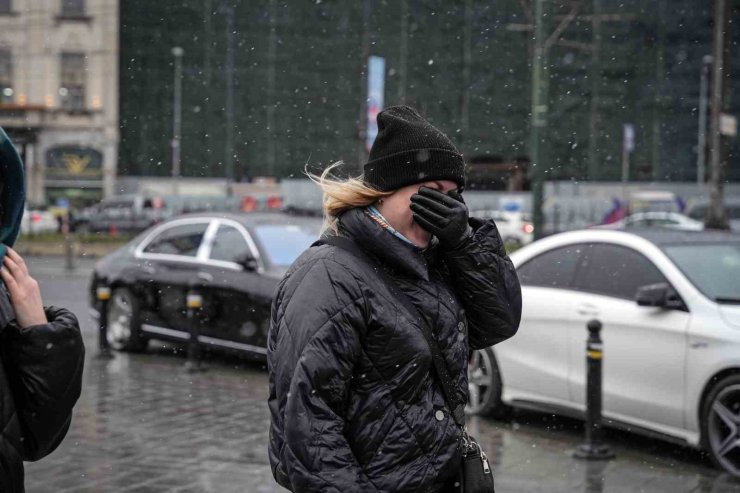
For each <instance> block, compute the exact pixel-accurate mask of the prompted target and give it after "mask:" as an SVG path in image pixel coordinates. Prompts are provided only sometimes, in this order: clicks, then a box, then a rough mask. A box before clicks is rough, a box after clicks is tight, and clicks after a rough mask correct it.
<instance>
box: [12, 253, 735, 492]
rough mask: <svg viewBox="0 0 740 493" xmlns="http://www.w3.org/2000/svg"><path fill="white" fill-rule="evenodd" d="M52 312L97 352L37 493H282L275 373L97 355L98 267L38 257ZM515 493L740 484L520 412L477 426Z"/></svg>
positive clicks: (649, 448)
mask: <svg viewBox="0 0 740 493" xmlns="http://www.w3.org/2000/svg"><path fill="white" fill-rule="evenodd" d="M28 261H29V264H30V266H31V272H32V275H34V276H35V277H36V278H37V279H38V280H39V282H40V284H41V289H42V293H43V295H44V301H45V303H46V304H55V305H62V306H66V307H68V308H70V309H72V310H73V311H74V312H75V313H76V314H77V315H78V317H79V318H80V321H81V326H82V330H83V334H84V337H85V342H86V346H87V362H86V367H85V377H84V378H85V380H84V386H83V392H82V397H81V398H80V401H79V402H78V404H77V407H76V410H75V415H74V419H73V422H72V427H71V429H70V431H69V434H68V435H67V438H66V439H65V441H64V442H63V443H62V445H61V446H60V447H59V448H58V449H57V450H56V451H55V452H54V453H52V454H51V455H50V456H49V457H47V458H45V459H43V460H41V461H39V462H37V463H29V464H26V488H27V491H28V492H29V493H47V492H48V493H52V492H53V493H71V492H75V493H77V492H80V493H82V492H90V493H92V492H101V493H102V492H132V493H133V492H137V493H145V492H173V493H174V492H193V493H195V492H214V493H215V492H218V493H222V492H224V493H228V492H280V491H285V490H284V489H282V488H281V487H279V486H277V485H276V484H275V483H274V481H273V480H272V475H271V473H270V467H269V462H268V459H267V451H266V447H267V436H268V423H269V414H268V410H267V405H266V399H267V373H266V369H265V367H264V365H262V364H259V363H250V362H247V361H243V360H242V359H240V358H237V357H234V356H229V355H223V354H220V355H209V356H208V365H209V368H210V369H209V371H208V372H205V373H198V374H194V375H191V374H188V373H186V372H185V371H183V364H184V362H185V358H184V356H183V354H184V353H183V351H182V350H181V348H178V347H176V346H172V345H165V344H161V343H156V342H152V343H151V345H150V349H149V352H148V353H146V354H140V355H128V354H117V355H116V358H115V359H113V360H112V361H105V360H99V359H95V358H94V356H95V354H96V353H97V342H96V332H95V327H94V325H93V322H92V320H91V318H90V317H89V311H88V306H87V299H86V289H87V282H88V276H89V273H90V269H91V267H92V262H91V261H84V260H83V261H80V262H78V268H77V270H76V271H74V272H73V273H67V272H65V271H64V269H63V267H62V261H61V260H60V259H56V258H50V259H42V258H33V259H28ZM469 428H470V431H471V433H472V434H473V435H474V436H476V437H477V438H478V440H479V442H480V443H481V445H482V446H483V448H484V449H485V450H486V451H487V452H488V455H489V458H490V459H492V460H493V462H494V463H495V465H494V472H495V477H496V490H497V492H499V493H506V492H549V493H552V492H587V493H598V492H671V493H680V492H697V493H698V492H707V493H709V492H711V493H720V492H722V493H724V492H739V493H740V482H737V481H736V480H733V479H732V478H730V477H728V476H727V475H725V474H723V473H721V472H720V471H717V470H715V469H713V468H712V467H711V465H710V464H709V462H708V460H706V459H705V458H704V457H702V455H701V454H699V453H698V452H695V451H692V450H690V449H686V448H682V447H677V446H675V445H670V444H666V443H663V442H657V441H654V440H650V439H646V438H643V437H639V436H636V435H632V434H629V433H623V432H617V431H609V432H608V433H607V436H606V438H607V441H608V443H609V444H610V445H611V446H612V449H613V450H614V452H616V454H617V458H616V459H615V460H613V461H610V462H595V463H589V462H582V461H578V460H575V459H573V458H572V457H571V453H572V451H573V450H574V449H575V447H577V446H578V445H579V443H580V442H581V440H582V436H583V427H582V424H581V423H579V422H578V421H574V420H568V419H563V418H554V417H552V416H546V415H542V414H538V413H529V412H518V413H516V414H515V416H514V418H513V419H512V420H511V421H508V422H496V421H493V420H489V419H479V418H471V419H470V421H469Z"/></svg>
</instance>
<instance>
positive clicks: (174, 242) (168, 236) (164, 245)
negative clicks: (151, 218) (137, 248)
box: [144, 222, 208, 257]
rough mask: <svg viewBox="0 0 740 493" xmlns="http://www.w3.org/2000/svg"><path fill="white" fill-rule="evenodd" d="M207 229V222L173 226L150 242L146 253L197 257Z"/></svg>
mask: <svg viewBox="0 0 740 493" xmlns="http://www.w3.org/2000/svg"><path fill="white" fill-rule="evenodd" d="M207 227H208V223H205V222H203V223H194V224H193V223H191V224H182V225H179V226H172V227H170V228H167V229H165V230H164V231H162V232H161V233H159V234H158V235H157V236H156V237H155V238H154V239H153V240H152V241H151V242H149V244H148V245H147V246H146V247H145V248H144V252H145V253H158V254H167V255H182V256H185V257H195V256H196V254H197V253H198V247H199V246H200V242H201V241H203V235H204V234H205V232H206V228H207Z"/></svg>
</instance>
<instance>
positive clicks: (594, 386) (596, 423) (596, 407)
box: [573, 320, 614, 460]
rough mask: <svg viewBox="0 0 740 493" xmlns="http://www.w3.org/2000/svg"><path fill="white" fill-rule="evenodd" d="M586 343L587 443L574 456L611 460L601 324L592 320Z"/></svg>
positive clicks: (577, 457) (589, 324) (586, 458)
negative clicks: (604, 423) (605, 438)
mask: <svg viewBox="0 0 740 493" xmlns="http://www.w3.org/2000/svg"><path fill="white" fill-rule="evenodd" d="M587 327H588V333H589V334H588V340H587V341H586V442H585V443H583V444H582V445H581V446H579V447H578V448H577V449H576V451H575V453H574V454H573V455H574V457H575V458H576V459H585V460H609V459H613V458H614V453H613V452H612V451H611V450H610V449H609V447H607V446H606V445H604V444H603V443H602V438H601V436H602V427H601V361H602V357H603V354H604V353H603V345H602V342H601V336H600V332H601V322H599V321H598V320H591V321H589V322H588V324H587Z"/></svg>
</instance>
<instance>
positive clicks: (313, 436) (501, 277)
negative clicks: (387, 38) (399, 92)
mask: <svg viewBox="0 0 740 493" xmlns="http://www.w3.org/2000/svg"><path fill="white" fill-rule="evenodd" d="M377 121H378V128H379V133H378V136H377V138H376V140H375V143H374V145H373V147H372V149H371V151H370V159H369V162H368V163H367V164H366V165H365V167H364V175H363V176H362V177H360V178H356V179H353V178H350V179H338V178H332V175H331V174H330V173H331V170H332V167H330V168H329V169H327V170H325V171H324V173H323V174H322V175H321V177H313V179H314V180H315V181H317V182H318V183H319V185H320V186H321V187H322V189H323V192H324V212H325V216H326V219H327V224H326V228H325V233H324V234H325V235H332V234H337V235H341V236H344V237H346V238H349V239H351V240H352V241H353V242H354V243H355V244H356V245H357V246H358V247H359V248H360V249H361V251H362V252H364V253H365V254H366V255H367V256H369V257H371V258H372V259H373V260H374V263H375V264H376V265H380V266H382V268H383V269H384V270H385V271H386V272H387V274H388V275H389V276H390V278H391V279H392V280H393V282H395V283H396V285H397V286H398V288H400V289H401V290H402V291H403V293H404V294H406V295H408V297H409V298H410V299H411V301H412V302H413V304H414V306H415V307H416V308H418V310H419V311H420V312H421V313H422V314H423V316H424V317H425V318H426V319H427V321H428V323H429V325H430V326H431V327H432V328H433V331H434V335H435V336H436V338H437V342H438V345H439V346H440V349H441V351H442V353H443V356H444V360H445V364H446V366H447V369H448V371H449V374H450V375H451V377H452V379H453V384H454V388H455V389H456V391H457V393H458V396H457V397H458V400H459V401H460V402H467V372H466V369H467V362H468V358H469V354H470V351H471V350H475V349H481V348H485V347H488V346H491V345H493V344H496V343H498V342H501V341H503V340H505V339H508V338H509V337H511V336H513V335H514V334H515V333H516V331H517V328H518V326H519V320H520V317H521V289H520V286H519V281H518V279H517V276H516V272H515V270H514V267H513V265H512V263H511V261H510V259H509V257H508V256H507V254H506V251H505V249H504V245H503V241H502V240H501V236H500V235H499V233H498V231H497V229H496V225H495V223H494V222H493V221H492V220H480V219H475V218H469V217H468V210H467V207H466V206H465V204H464V202H463V200H462V196H461V195H460V193H461V192H462V189H463V187H464V184H465V173H464V162H463V158H462V156H461V154H460V153H459V152H458V151H457V149H456V148H455V146H454V145H453V144H452V142H451V141H450V140H449V139H448V138H447V137H446V136H445V135H444V134H443V133H442V132H440V131H439V130H438V129H436V128H435V127H433V126H432V125H431V124H430V123H429V122H428V121H426V120H425V119H424V118H423V117H421V116H420V115H419V114H418V113H417V112H416V111H415V110H413V109H411V108H409V107H406V106H400V107H391V108H387V109H386V110H384V111H383V112H381V113H380V114H379V115H378V118H377ZM417 324H418V322H417V321H416V319H413V318H412V315H411V314H410V313H409V311H408V310H406V309H405V308H404V306H403V305H402V304H401V303H399V302H398V300H396V299H394V297H393V295H392V294H391V291H390V290H389V288H388V287H387V285H386V284H384V283H383V281H382V280H381V278H380V277H378V274H377V273H376V272H375V271H374V267H373V265H370V264H369V263H368V262H367V261H363V260H361V259H360V258H359V257H357V256H355V255H353V254H352V253H351V252H349V251H347V250H345V249H342V248H338V247H336V246H332V245H329V244H323V245H317V246H313V247H311V248H309V249H308V250H307V251H306V252H304V253H303V254H302V255H301V256H300V257H299V258H298V259H297V260H296V261H295V263H294V264H293V265H292V266H291V268H290V269H289V271H288V272H287V273H286V275H285V277H284V278H283V279H282V281H281V282H280V284H279V286H278V289H277V292H276V295H275V299H274V301H273V305H272V315H271V324H270V330H269V337H268V347H267V359H268V371H269V388H270V394H269V408H270V415H271V427H270V440H269V457H270V463H271V465H272V471H273V474H274V476H275V479H276V480H277V482H278V483H279V484H281V485H282V486H284V487H285V488H287V489H289V490H291V491H294V492H336V493H340V492H341V493H349V492H360V491H361V492H407V491H408V492H417V491H419V492H437V491H451V490H452V487H453V485H454V483H455V482H456V481H457V479H458V473H459V472H460V460H461V455H460V454H461V446H462V433H463V432H462V429H461V427H459V426H457V424H456V423H455V421H454V419H453V416H452V415H451V410H450V409H449V406H447V404H446V403H445V399H444V395H443V392H442V389H441V386H440V385H439V383H438V382H437V381H436V374H435V370H434V366H433V364H432V358H431V351H430V349H429V346H428V344H427V342H426V340H425V339H424V336H423V334H422V332H421V329H420V327H419V326H418V325H417Z"/></svg>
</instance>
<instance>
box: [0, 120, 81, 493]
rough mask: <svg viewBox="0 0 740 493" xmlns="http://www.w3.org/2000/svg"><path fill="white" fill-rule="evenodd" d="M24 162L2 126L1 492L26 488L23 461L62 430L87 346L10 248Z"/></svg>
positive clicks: (53, 444) (39, 454) (45, 448)
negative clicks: (49, 304) (47, 304)
mask: <svg viewBox="0 0 740 493" xmlns="http://www.w3.org/2000/svg"><path fill="white" fill-rule="evenodd" d="M24 191H25V187H24V183H23V163H22V162H21V160H20V158H19V157H18V154H17V152H16V151H15V148H14V146H13V144H12V143H11V142H10V140H9V139H8V137H7V135H6V134H5V132H4V131H3V130H2V128H0V261H1V263H0V363H1V364H0V429H2V430H3V432H2V434H1V435H0V492H2V493H22V492H23V491H24V486H23V480H24V477H23V476H24V474H23V461H24V460H25V461H35V460H39V459H41V458H43V457H45V456H46V455H48V454H50V453H51V452H53V451H54V449H56V448H57V446H58V445H59V444H60V443H61V441H62V439H63V438H64V436H65V435H66V433H67V429H68V428H69V424H70V420H71V417H72V407H73V406H74V404H75V402H77V399H78V397H79V396H80V391H81V388H82V366H83V361H84V355H85V350H84V346H83V344H82V337H81V336H80V328H79V325H78V323H77V319H76V318H75V316H74V315H73V314H72V313H71V312H69V311H68V310H65V309H64V308H56V307H46V308H44V307H43V304H42V301H41V292H40V291H39V286H38V283H37V282H36V281H35V280H34V279H33V278H32V277H31V276H30V274H29V273H28V267H27V266H26V264H25V262H24V260H23V258H22V257H21V256H20V255H19V254H18V253H17V252H15V251H14V250H13V249H11V248H10V247H11V246H12V245H13V243H14V241H15V239H16V238H17V236H18V231H19V228H20V222H21V217H22V215H23V209H24Z"/></svg>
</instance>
